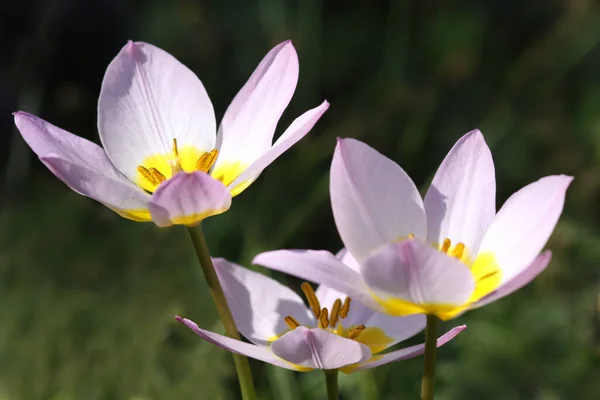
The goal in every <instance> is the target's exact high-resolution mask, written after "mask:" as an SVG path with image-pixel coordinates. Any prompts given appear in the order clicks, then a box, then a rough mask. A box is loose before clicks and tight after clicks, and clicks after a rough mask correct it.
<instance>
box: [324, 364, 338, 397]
mask: <svg viewBox="0 0 600 400" xmlns="http://www.w3.org/2000/svg"><path fill="white" fill-rule="evenodd" d="M324 372H325V383H326V384H327V400H338V399H339V398H340V391H339V388H338V370H337V369H326V370H324Z"/></svg>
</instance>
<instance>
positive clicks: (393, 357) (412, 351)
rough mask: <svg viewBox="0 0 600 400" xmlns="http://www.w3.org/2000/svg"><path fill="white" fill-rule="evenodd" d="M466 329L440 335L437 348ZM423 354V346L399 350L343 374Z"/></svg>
mask: <svg viewBox="0 0 600 400" xmlns="http://www.w3.org/2000/svg"><path fill="white" fill-rule="evenodd" d="M466 328H467V326H466V325H461V326H457V327H455V328H452V329H451V330H450V331H448V332H447V333H445V334H444V335H442V336H440V337H439V338H438V340H437V346H438V347H440V346H443V345H445V344H446V343H448V342H449V341H450V340H452V339H454V338H455V337H456V335H458V334H459V333H460V332H462V331H463V330H465V329H466ZM424 352H425V345H424V344H418V345H416V346H411V347H407V348H405V349H400V350H396V351H392V352H389V353H386V354H383V355H381V356H376V357H373V358H372V359H370V360H369V361H367V362H366V363H363V364H360V365H357V366H352V367H350V368H348V369H346V370H343V372H346V373H354V372H359V371H363V370H365V369H369V368H374V367H378V366H380V365H384V364H388V363H390V362H393V361H400V360H406V359H409V358H413V357H417V356H420V355H421V354H423V353H424Z"/></svg>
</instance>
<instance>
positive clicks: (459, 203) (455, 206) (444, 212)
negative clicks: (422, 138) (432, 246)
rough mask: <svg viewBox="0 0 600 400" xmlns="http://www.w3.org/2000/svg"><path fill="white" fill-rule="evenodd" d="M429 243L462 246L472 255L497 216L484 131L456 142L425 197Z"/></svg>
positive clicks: (494, 189)
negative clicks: (448, 241) (446, 240)
mask: <svg viewBox="0 0 600 400" xmlns="http://www.w3.org/2000/svg"><path fill="white" fill-rule="evenodd" d="M424 203H425V210H426V213H427V241H428V242H429V243H436V244H442V243H443V242H444V239H446V238H449V239H450V240H451V241H452V242H453V243H458V242H462V243H463V244H464V245H465V246H466V248H467V249H468V250H469V251H470V253H471V255H474V254H476V253H477V248H478V246H479V244H480V243H481V240H482V239H483V235H484V233H485V230H486V229H487V228H488V226H489V225H490V223H491V222H492V220H493V219H494V215H495V214H496V180H495V177H494V161H493V160H492V153H491V152H490V149H489V147H488V146H487V144H486V143H485V139H484V138H483V135H482V134H481V132H480V131H478V130H475V131H472V132H469V133H467V134H466V135H464V136H463V137H462V138H460V139H459V140H458V142H456V144H455V145H454V147H452V149H451V150H450V152H449V153H448V155H447V156H446V158H445V159H444V161H442V164H441V165H440V167H439V169H438V170H437V173H436V174H435V177H434V178H433V181H432V182H431V186H430V187H429V190H428V191H427V195H426V196H425V201H424Z"/></svg>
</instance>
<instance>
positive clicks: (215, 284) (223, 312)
mask: <svg viewBox="0 0 600 400" xmlns="http://www.w3.org/2000/svg"><path fill="white" fill-rule="evenodd" d="M187 231H188V233H189V234H190V238H191V239H192V244H193V245H194V249H195V250H196V256H198V261H199V262H200V266H201V267H202V273H203V274H204V279H206V283H208V288H209V290H210V295H211V296H212V298H213V301H214V302H215V306H217V312H218V313H219V317H220V318H221V322H222V323H223V326H224V327H225V333H226V334H227V336H229V337H230V338H233V339H237V340H241V338H240V334H239V332H238V330H237V327H236V326H235V321H234V320H233V315H232V314H231V310H230V309H229V305H228V304H227V300H226V299H225V294H224V293H223V288H222V287H221V284H220V283H219V278H218V277H217V272H216V271H215V266H214V264H213V262H212V259H211V258H210V252H209V250H208V246H207V245H206V240H205V239H204V234H203V233H202V228H201V226H200V225H198V226H197V227H195V228H190V227H188V228H187ZM233 361H234V362H235V369H236V371H237V375H238V380H239V382H240V389H241V391H242V398H243V399H244V400H256V391H255V390H254V383H253V381H252V372H251V371H250V364H248V359H247V358H246V357H245V356H242V355H239V354H233Z"/></svg>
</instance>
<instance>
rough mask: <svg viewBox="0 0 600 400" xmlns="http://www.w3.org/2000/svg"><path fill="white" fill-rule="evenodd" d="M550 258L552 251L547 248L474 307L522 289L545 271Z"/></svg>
mask: <svg viewBox="0 0 600 400" xmlns="http://www.w3.org/2000/svg"><path fill="white" fill-rule="evenodd" d="M550 259H552V252H551V251H550V250H546V251H545V252H543V253H542V254H540V255H539V256H537V258H536V259H535V260H533V262H532V263H531V264H529V266H528V267H527V268H525V269H524V270H522V271H521V272H519V273H518V274H517V275H516V276H515V277H514V278H512V279H511V280H510V281H508V282H506V283H505V284H503V285H502V286H500V287H499V288H498V289H496V290H495V291H494V292H492V293H490V294H489V295H487V296H485V297H484V298H483V299H481V300H479V301H478V302H477V303H475V304H474V305H473V307H481V306H484V305H486V304H489V303H492V302H494V301H496V300H499V299H501V298H503V297H505V296H508V295H509V294H511V293H513V292H516V291H517V290H519V289H521V288H522V287H523V286H525V285H527V284H528V283H529V282H531V281H532V280H533V279H534V278H535V277H536V276H538V275H539V274H541V273H542V272H544V270H545V269H546V267H547V266H548V264H549V263H550Z"/></svg>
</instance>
